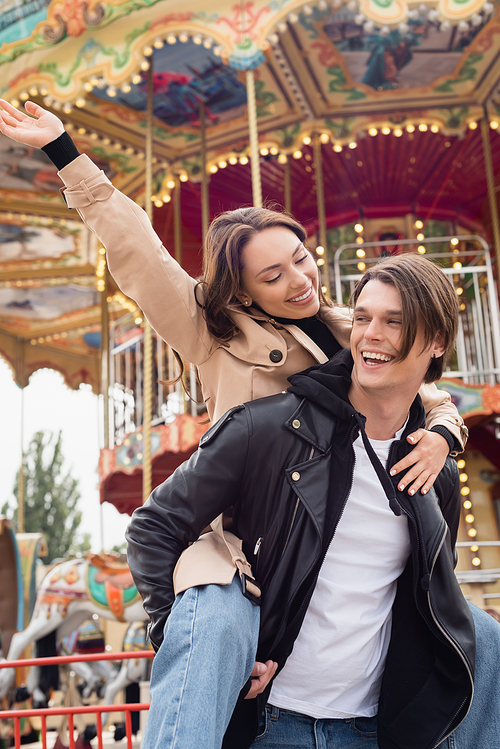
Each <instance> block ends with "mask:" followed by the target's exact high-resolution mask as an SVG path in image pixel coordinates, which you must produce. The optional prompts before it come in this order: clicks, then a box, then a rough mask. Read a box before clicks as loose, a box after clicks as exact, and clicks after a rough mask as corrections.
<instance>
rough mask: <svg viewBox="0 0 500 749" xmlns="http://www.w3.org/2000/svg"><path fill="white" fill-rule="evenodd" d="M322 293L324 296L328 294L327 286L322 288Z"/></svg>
mask: <svg viewBox="0 0 500 749" xmlns="http://www.w3.org/2000/svg"><path fill="white" fill-rule="evenodd" d="M321 291H322V292H323V294H326V292H327V291H328V289H327V288H326V286H322V287H321Z"/></svg>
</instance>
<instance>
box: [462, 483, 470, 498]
mask: <svg viewBox="0 0 500 749" xmlns="http://www.w3.org/2000/svg"><path fill="white" fill-rule="evenodd" d="M460 494H461V495H462V497H468V496H469V494H470V488H469V487H468V486H462V488H461V489H460Z"/></svg>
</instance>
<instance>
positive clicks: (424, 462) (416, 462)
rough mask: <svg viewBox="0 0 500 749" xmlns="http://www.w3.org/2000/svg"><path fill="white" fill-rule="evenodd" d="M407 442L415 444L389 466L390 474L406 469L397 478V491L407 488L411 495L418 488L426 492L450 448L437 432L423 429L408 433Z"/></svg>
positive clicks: (423, 492) (441, 466) (394, 474)
mask: <svg viewBox="0 0 500 749" xmlns="http://www.w3.org/2000/svg"><path fill="white" fill-rule="evenodd" d="M408 442H410V444H414V445H415V444H416V445H417V446H416V447H415V449H414V450H412V451H411V452H410V453H408V455H406V456H405V457H404V458H403V459H402V460H400V461H399V462H398V463H396V465H395V466H393V467H392V468H391V471H390V473H391V476H396V475H397V474H398V473H402V472H405V471H406V472H405V473H403V476H402V477H401V478H400V479H399V483H398V489H399V491H403V490H404V489H408V493H409V494H410V495H413V494H415V493H416V492H417V491H418V490H419V489H420V490H421V493H422V494H426V493H427V492H428V491H429V489H430V488H431V486H432V485H433V483H434V481H435V480H436V477H437V475H438V474H439V472H440V471H441V469H442V468H443V466H444V464H445V462H446V458H447V457H448V453H449V450H450V448H449V445H448V442H447V441H446V440H445V438H444V437H443V436H442V435H440V434H438V433H437V432H428V431H426V430H425V429H418V430H417V431H416V432H413V434H411V435H409V436H408ZM417 443H418V444H417ZM408 468H409V470H408V471H407V469H408Z"/></svg>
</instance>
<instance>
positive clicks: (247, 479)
mask: <svg viewBox="0 0 500 749" xmlns="http://www.w3.org/2000/svg"><path fill="white" fill-rule="evenodd" d="M335 362H337V363H336V364H334V363H335ZM325 366H326V367H328V366H330V369H331V374H332V376H333V379H332V380H330V381H329V382H328V388H329V392H328V393H325V392H324V391H323V390H322V388H323V389H324V384H323V383H318V382H315V381H314V382H313V381H311V380H309V379H308V375H307V374H306V375H296V376H295V377H293V378H291V381H292V383H293V384H294V387H293V388H292V390H295V391H297V392H296V393H285V394H280V395H276V396H271V397H270V398H264V399H261V400H259V401H254V402H252V403H248V404H245V405H244V406H239V407H236V408H233V409H232V410H231V411H229V412H228V413H227V414H226V415H225V416H223V417H222V419H220V420H219V421H218V422H217V423H216V424H215V425H214V426H213V427H212V429H210V431H208V432H207V433H206V434H205V435H204V436H203V438H202V440H201V443H200V448H199V449H198V451H197V452H196V453H195V454H194V455H193V456H192V457H191V458H190V459H189V460H188V461H187V462H186V463H184V464H183V465H181V466H180V467H179V468H178V469H177V470H176V471H175V472H174V473H173V474H172V476H170V477H169V478H168V479H167V480H166V481H165V482H164V483H163V484H161V485H160V486H159V487H157V488H156V489H155V490H154V491H153V493H152V494H151V496H150V498H149V499H148V501H147V502H146V504H145V505H144V506H143V507H140V508H139V509H137V510H136V511H135V512H134V515H133V517H132V521H131V523H130V525H129V528H128V530H127V540H128V561H129V564H130V569H131V571H132V574H133V577H134V580H135V582H136V585H137V587H138V589H139V592H140V593H141V595H142V597H143V600H144V607H145V609H146V611H147V613H148V614H149V616H150V618H151V629H150V637H151V641H152V643H153V645H154V646H155V647H156V648H157V647H159V645H160V644H161V641H162V638H163V628H164V625H165V621H166V618H167V617H168V614H169V611H170V607H171V605H172V603H173V588H172V572H173V569H174V566H175V564H176V562H177V559H178V557H179V555H180V554H181V552H182V551H183V550H184V549H185V548H186V547H187V546H188V544H189V543H190V542H191V541H194V540H195V539H196V538H197V537H198V535H199V533H200V532H201V531H202V529H203V528H205V527H206V526H207V525H208V524H209V522H210V521H211V520H213V518H215V517H216V516H217V515H218V514H220V513H221V512H222V511H224V510H225V509H227V508H229V507H231V506H232V507H234V532H235V533H236V534H237V535H238V536H239V537H240V538H242V539H243V548H244V551H245V553H246V555H247V558H248V559H249V561H250V563H251V564H252V568H253V571H254V574H255V576H256V578H257V580H258V581H259V583H260V585H261V588H262V611H261V629H260V638H259V646H258V652H257V660H259V661H266V660H268V659H272V660H274V661H277V662H278V664H279V669H281V668H283V666H284V664H285V662H286V659H287V657H288V656H289V655H290V653H291V650H292V647H293V643H294V641H295V638H296V637H297V634H298V632H299V630H300V627H301V625H302V621H303V618H304V616H305V612H306V610H307V606H308V604H309V601H310V598H311V595H312V592H313V590H314V586H315V583H316V579H317V576H318V573H319V570H320V567H321V564H322V561H323V559H324V556H325V554H326V552H327V550H328V546H329V544H330V541H331V539H332V537H333V534H334V531H335V528H336V525H337V523H338V521H339V519H340V516H341V514H342V510H343V507H344V504H345V502H346V501H347V500H348V498H349V494H350V490H351V483H352V476H353V471H354V450H353V447H352V443H353V441H354V439H356V437H357V435H358V433H359V430H360V429H361V430H362V429H363V425H364V417H363V416H361V414H358V413H357V412H356V411H355V410H354V409H353V408H352V406H351V405H350V403H349V402H348V400H347V391H348V386H349V383H350V379H349V377H350V369H351V367H352V359H350V354H349V352H345V351H343V352H341V353H340V354H338V355H337V357H335V359H334V360H332V362H330V363H329V365H324V366H323V367H322V368H320V369H322V371H324V367H325ZM301 378H302V379H301ZM311 382H312V384H311ZM304 383H305V387H303V385H304ZM302 390H303V391H304V392H305V393H307V397H301V395H299V394H298V393H300V392H302ZM316 392H317V396H316V395H315V393H316ZM311 394H312V395H311ZM424 416H425V415H424V411H423V407H422V404H421V401H420V397H419V396H417V399H416V400H415V402H414V404H413V406H412V408H411V411H410V416H409V420H408V423H407V425H406V428H405V431H404V433H403V435H402V437H401V439H400V440H396V441H395V442H394V443H393V444H392V447H391V453H390V457H389V464H390V465H393V464H394V463H396V462H397V461H398V460H400V459H401V458H402V457H403V456H404V455H406V454H407V453H408V452H409V450H410V449H411V447H410V445H409V444H408V443H407V441H406V436H407V435H408V434H410V433H411V432H412V431H414V430H415V429H417V428H418V427H420V426H422V425H423V424H424ZM330 481H332V483H333V482H334V484H335V492H332V491H330ZM384 483H385V486H384V488H385V490H386V494H387V495H388V498H389V494H391V491H392V497H391V498H390V501H391V506H392V507H393V509H395V510H396V511H402V512H404V513H405V514H406V515H407V516H408V528H409V533H410V537H411V549H412V553H411V556H410V558H409V560H408V563H407V566H406V569H405V571H404V572H403V574H402V575H401V577H400V579H399V580H398V587H397V594H396V599H395V603H394V606H393V623H392V635H391V641H390V646H389V651H388V655H387V661H386V666H385V672H384V677H383V681H382V688H381V697H380V703H379V714H378V744H379V747H380V749H433V747H435V746H437V745H438V744H439V743H440V742H441V741H442V740H444V738H445V737H446V736H447V735H448V734H449V733H451V732H452V731H453V730H454V729H455V728H456V726H457V725H458V724H459V723H460V721H461V720H462V719H463V718H464V717H465V715H466V713H467V711H468V709H469V707H470V702H471V700H472V693H473V673H474V653H475V638H474V625H473V622H472V617H471V614H470V610H469V608H468V605H467V603H466V601H465V600H464V598H463V596H462V593H461V591H460V588H459V586H458V584H457V581H456V578H455V575H454V571H453V568H454V543H455V539H456V534H457V529H458V522H459V516H460V493H459V480H458V471H457V467H456V463H455V461H453V460H451V459H448V461H447V463H446V465H445V467H444V468H443V470H442V471H441V474H440V476H439V477H438V480H437V481H436V483H435V487H434V489H432V490H431V491H429V492H428V494H427V495H425V496H422V495H418V496H415V497H410V496H409V495H408V494H407V493H406V492H405V493H401V492H395V491H394V486H395V485H396V484H397V481H396V478H395V479H393V480H391V479H390V478H389V477H388V474H386V479H385V482H384ZM387 484H389V489H388V488H387ZM396 495H397V496H396ZM259 539H261V541H260V542H259V543H257V542H258V541H259ZM381 543H383V539H381ZM254 552H255V553H254ZM269 689H270V687H269V688H268V690H267V691H266V693H265V694H263V695H260V696H259V698H257V699H254V700H246V701H244V700H243V699H240V701H239V702H238V705H237V706H236V709H235V712H234V714H233V718H232V720H231V723H230V725H229V728H228V730H227V732H226V736H225V740H224V744H223V746H224V747H225V748H229V747H230V748H231V749H243V748H244V747H248V746H249V745H250V744H251V743H252V741H253V739H254V737H255V735H256V733H257V728H258V724H259V719H260V715H261V713H262V710H263V707H264V704H265V701H266V699H267V696H268V694H269ZM246 691H247V690H244V691H243V692H242V696H243V695H244V694H246Z"/></svg>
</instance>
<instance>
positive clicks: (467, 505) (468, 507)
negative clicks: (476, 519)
mask: <svg viewBox="0 0 500 749" xmlns="http://www.w3.org/2000/svg"><path fill="white" fill-rule="evenodd" d="M463 505H464V510H470V508H471V507H472V502H471V501H470V499H466V500H465V502H464V503H463Z"/></svg>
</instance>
